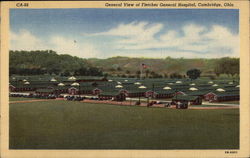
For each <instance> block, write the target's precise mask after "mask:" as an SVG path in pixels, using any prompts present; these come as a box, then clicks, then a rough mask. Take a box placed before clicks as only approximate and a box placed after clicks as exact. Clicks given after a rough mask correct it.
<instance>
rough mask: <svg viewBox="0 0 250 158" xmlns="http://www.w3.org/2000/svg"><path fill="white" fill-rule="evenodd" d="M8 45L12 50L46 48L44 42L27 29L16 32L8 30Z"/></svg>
mask: <svg viewBox="0 0 250 158" xmlns="http://www.w3.org/2000/svg"><path fill="white" fill-rule="evenodd" d="M10 40H11V42H10V47H11V49H12V50H40V49H47V48H46V45H45V43H44V42H43V41H42V40H40V39H39V38H37V37H36V36H34V35H33V34H32V33H31V32H29V31H27V30H20V31H19V32H18V33H15V32H12V31H11V32H10Z"/></svg>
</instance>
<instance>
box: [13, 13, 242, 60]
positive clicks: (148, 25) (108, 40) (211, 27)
mask: <svg viewBox="0 0 250 158" xmlns="http://www.w3.org/2000/svg"><path fill="white" fill-rule="evenodd" d="M10 49H11V50H54V51H56V52H57V53H58V54H70V55H72V56H78V57H82V58H109V57H113V56H128V57H146V58H166V57H168V56H169V57H173V58H180V57H183V58H219V57H226V56H229V57H239V11H238V10H236V9H100V8H79V9H11V10H10Z"/></svg>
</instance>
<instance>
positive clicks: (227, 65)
mask: <svg viewBox="0 0 250 158" xmlns="http://www.w3.org/2000/svg"><path fill="white" fill-rule="evenodd" d="M128 60H129V62H128ZM142 60H145V61H142ZM142 62H146V63H149V64H148V68H147V69H143V77H144V78H179V79H180V78H187V77H189V78H191V79H196V78H198V77H199V76H207V77H211V78H214V77H215V76H217V77H218V76H220V75H222V74H226V75H228V76H235V75H239V64H240V63H239V58H230V57H224V58H218V59H184V58H170V57H167V58H166V59H140V58H128V57H114V58H108V59H96V58H95V59H83V58H79V57H73V56H70V55H66V54H60V55H59V54H57V53H56V52H55V51H52V50H36V51H10V67H9V68H10V75H13V74H16V75H43V74H49V75H52V74H55V75H61V76H70V75H75V76H118V77H130V78H139V77H140V76H141V71H140V68H139V67H138V65H139V63H142ZM150 62H151V64H150ZM122 63H124V65H123V64H122ZM153 64H155V65H153ZM156 64H158V65H156ZM191 76H192V77H191ZM197 76H198V77H197Z"/></svg>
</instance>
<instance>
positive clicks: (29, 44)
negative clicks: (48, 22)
mask: <svg viewBox="0 0 250 158" xmlns="http://www.w3.org/2000/svg"><path fill="white" fill-rule="evenodd" d="M10 36H11V45H10V48H11V49H12V50H28V51H30V50H48V49H52V50H55V51H56V52H57V53H58V54H70V55H72V56H78V57H83V58H91V57H96V56H98V55H99V54H100V52H99V51H98V50H97V49H96V47H95V46H94V45H93V44H91V43H89V42H80V41H75V40H74V39H72V38H66V37H63V36H59V35H53V36H50V37H48V40H43V39H40V38H38V37H36V36H35V35H33V34H32V33H31V32H29V31H28V30H21V31H19V32H18V33H15V32H12V31H11V32H10Z"/></svg>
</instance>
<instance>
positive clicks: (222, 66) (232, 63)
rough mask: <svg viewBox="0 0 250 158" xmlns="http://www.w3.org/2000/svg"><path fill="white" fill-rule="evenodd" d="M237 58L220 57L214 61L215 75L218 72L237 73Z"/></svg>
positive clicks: (238, 64) (218, 73) (217, 74)
mask: <svg viewBox="0 0 250 158" xmlns="http://www.w3.org/2000/svg"><path fill="white" fill-rule="evenodd" d="M239 66H240V63H239V59H238V58H229V57H225V58H221V59H219V60H218V61H217V62H216V63H215V67H214V73H215V74H216V76H219V75H220V74H227V75H232V76H234V75H236V74H239V70H240V69H239Z"/></svg>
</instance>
